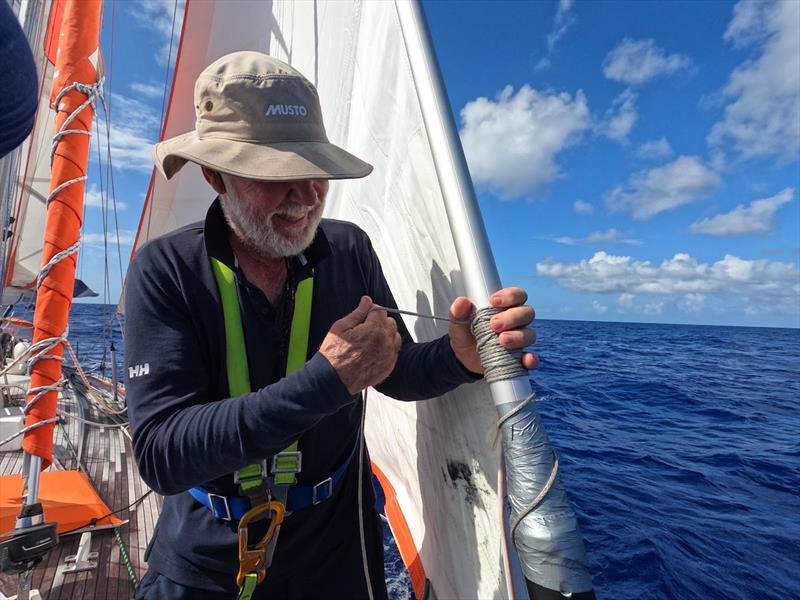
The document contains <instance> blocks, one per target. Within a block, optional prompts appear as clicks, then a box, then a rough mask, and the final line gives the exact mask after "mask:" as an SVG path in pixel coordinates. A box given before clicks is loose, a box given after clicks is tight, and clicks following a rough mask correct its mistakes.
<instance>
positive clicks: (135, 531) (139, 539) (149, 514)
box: [0, 399, 162, 600]
mask: <svg viewBox="0 0 800 600" xmlns="http://www.w3.org/2000/svg"><path fill="white" fill-rule="evenodd" d="M65 400H66V401H64V402H62V406H61V408H62V410H66V411H67V412H70V413H73V414H79V412H78V407H77V404H76V403H75V402H73V401H70V400H69V399H65ZM85 416H86V418H89V419H92V420H98V421H100V420H102V419H103V417H102V415H99V414H97V413H96V412H95V411H94V410H93V409H92V410H89V411H87V414H86V415H85ZM65 429H66V434H67V435H68V436H69V438H70V440H71V441H72V444H73V445H74V446H75V448H76V449H78V448H81V449H82V452H81V454H82V458H83V460H82V461H81V462H82V463H83V465H84V466H85V467H86V470H87V471H88V475H89V477H90V480H91V481H92V483H93V484H94V486H95V488H96V489H97V492H98V494H99V495H100V497H101V498H103V499H104V501H105V502H106V504H107V505H108V506H109V507H110V508H111V510H119V509H122V508H125V507H126V506H128V505H129V504H131V503H132V502H134V501H135V500H136V499H137V498H140V497H141V496H142V495H144V494H145V493H146V492H147V491H148V489H149V488H148V487H147V486H146V485H145V484H144V482H143V481H142V480H141V478H140V477H139V473H138V470H137V467H136V464H135V461H134V460H133V455H132V447H131V443H130V440H129V439H128V438H127V437H126V436H125V434H124V433H123V432H122V431H121V430H120V429H119V428H99V427H92V426H87V427H85V428H83V429H84V430H85V432H84V436H83V439H81V438H80V435H81V434H80V430H81V427H80V424H79V423H78V422H77V421H75V420H72V419H70V420H68V421H67V424H66V425H65ZM56 440H57V446H58V450H59V451H60V452H59V456H58V459H59V462H60V463H61V464H62V465H63V466H64V467H65V468H72V469H75V468H77V467H78V464H77V461H76V460H75V459H74V457H73V455H72V453H71V451H70V449H69V445H68V444H67V442H66V440H65V439H64V438H63V435H60V434H58V433H57V434H56ZM21 470H22V453H21V452H0V474H7V473H15V472H16V473H18V472H21ZM161 502H162V500H161V497H160V496H158V495H156V494H152V495H150V496H149V497H148V498H147V499H145V500H144V501H143V502H142V503H140V504H139V505H137V506H135V507H133V508H132V509H130V511H129V512H124V511H123V512H122V513H121V514H119V515H118V516H119V517H120V518H122V519H128V520H129V522H128V523H127V524H125V525H122V526H120V528H119V533H120V537H121V539H122V540H123V543H124V545H125V547H126V550H127V554H128V556H129V558H130V562H131V564H132V566H133V570H134V572H135V574H136V577H137V580H138V579H141V577H142V576H143V575H144V573H145V572H146V570H147V565H146V563H145V561H144V552H145V549H146V547H147V543H148V541H149V540H150V538H151V537H152V534H153V529H154V524H155V521H156V520H157V518H158V514H159V512H160V509H161ZM79 539H80V535H79V534H74V535H69V536H66V537H62V538H61V543H60V544H59V545H58V547H56V548H54V549H53V550H52V551H51V552H50V553H49V554H48V556H47V557H46V558H45V560H44V561H43V562H42V563H41V564H40V565H38V566H37V567H36V569H35V570H34V575H33V586H34V587H36V588H38V589H39V590H40V592H41V593H42V597H43V598H44V599H45V600H71V599H77V598H96V599H98V600H102V599H104V598H105V599H107V600H119V599H126V598H132V597H133V592H134V588H133V585H132V583H131V580H130V577H129V574H128V569H127V567H126V565H125V561H124V559H123V557H122V552H121V551H120V548H119V545H118V544H117V541H116V538H115V536H114V531H113V530H103V531H97V532H94V533H93V534H92V548H91V550H92V551H97V552H98V553H99V556H98V567H97V569H96V570H94V571H88V572H84V573H77V574H68V573H64V572H63V568H64V559H65V557H66V556H68V555H70V554H75V553H76V552H77V548H78V542H79ZM17 581H18V578H17V576H9V575H6V574H0V591H2V592H3V593H4V594H6V595H13V594H15V593H16V589H17Z"/></svg>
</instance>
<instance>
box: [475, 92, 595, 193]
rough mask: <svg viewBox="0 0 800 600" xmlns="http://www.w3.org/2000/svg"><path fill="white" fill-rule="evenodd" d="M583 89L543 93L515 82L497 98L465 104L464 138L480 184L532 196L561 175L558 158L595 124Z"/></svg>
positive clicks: (501, 191)
mask: <svg viewBox="0 0 800 600" xmlns="http://www.w3.org/2000/svg"><path fill="white" fill-rule="evenodd" d="M590 121H591V118H590V115H589V108H588V106H587V104H586V98H585V96H584V95H583V92H581V91H578V92H577V93H576V94H575V97H574V98H573V97H571V96H570V95H569V94H567V93H560V94H559V93H555V92H549V91H545V92H539V91H537V90H535V89H533V88H531V87H530V86H528V85H524V86H522V87H521V88H520V89H519V91H517V92H516V94H515V93H514V89H513V88H512V87H511V86H510V85H509V86H506V87H505V89H503V91H502V92H500V93H499V94H498V95H497V98H496V99H495V100H489V99H488V98H477V99H476V100H473V101H472V102H469V103H467V105H466V106H464V108H463V109H461V122H462V128H461V132H460V133H461V141H462V143H463V145H464V153H465V154H466V157H467V162H468V163H469V168H470V173H471V174H472V177H473V180H474V181H475V183H476V184H482V185H485V186H487V187H488V188H489V189H490V190H491V191H492V192H494V193H495V194H497V195H498V196H500V197H503V198H514V197H521V196H527V195H530V194H532V193H533V192H535V191H536V190H537V189H539V188H540V187H541V186H543V185H545V184H546V183H548V182H550V181H552V180H553V179H555V178H556V177H557V176H558V175H559V168H558V165H557V163H556V157H557V155H558V153H559V152H561V151H562V150H564V149H565V148H568V147H569V146H571V145H573V144H574V143H576V141H577V140H578V138H579V136H580V134H581V133H582V132H583V131H585V130H586V129H587V128H588V127H589V125H590Z"/></svg>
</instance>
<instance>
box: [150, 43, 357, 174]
mask: <svg viewBox="0 0 800 600" xmlns="http://www.w3.org/2000/svg"><path fill="white" fill-rule="evenodd" d="M194 105H195V113H196V115H197V122H196V125H195V130H194V131H190V132H189V133H184V134H183V135H179V136H177V137H174V138H171V139H169V140H165V141H163V142H161V143H159V144H156V145H155V147H154V149H153V159H154V161H155V163H156V166H157V167H158V169H159V170H160V171H161V173H162V174H163V175H164V177H166V178H167V179H169V178H171V177H172V176H173V175H174V174H175V173H177V172H178V171H179V170H180V169H181V168H182V167H183V165H185V164H186V163H187V162H188V161H191V162H195V163H198V164H200V165H203V166H206V167H209V168H211V169H214V170H215V171H220V172H222V173H229V174H231V175H238V176H239V177H246V178H248V179H259V180H262V181H288V180H295V179H354V178H359V177H365V176H366V175H369V173H370V172H371V171H372V165H370V164H368V163H366V162H364V161H363V160H361V159H359V158H357V157H355V156H353V155H352V154H350V153H349V152H347V151H345V150H343V149H342V148H339V147H338V146H335V145H334V144H331V143H330V142H329V141H328V137H327V136H326V135H325V125H324V124H323V122H322V111H321V110H320V105H319V96H318V95H317V90H316V89H315V88H314V86H313V85H312V84H311V82H310V81H308V80H307V79H306V78H305V77H303V76H302V75H301V74H300V73H298V72H297V71H296V70H294V69H293V68H292V67H290V66H289V65H287V64H286V63H284V62H282V61H280V60H277V59H275V58H272V57H270V56H267V55H266V54H261V53H260V52H234V53H233V54H228V55H226V56H223V57H222V58H220V59H218V60H216V61H215V62H214V63H212V64H211V65H209V66H208V67H207V68H206V69H205V70H204V71H203V72H202V73H201V74H200V76H199V77H198V78H197V82H196V83H195V86H194Z"/></svg>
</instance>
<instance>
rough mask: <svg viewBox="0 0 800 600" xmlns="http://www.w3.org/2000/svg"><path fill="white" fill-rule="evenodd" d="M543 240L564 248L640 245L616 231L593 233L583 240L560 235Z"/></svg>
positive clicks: (639, 242)
mask: <svg viewBox="0 0 800 600" xmlns="http://www.w3.org/2000/svg"><path fill="white" fill-rule="evenodd" d="M545 239H549V240H551V241H553V242H556V243H558V244H564V245H565V246H577V245H585V246H600V245H605V244H629V245H632V246H638V245H640V244H641V243H642V242H641V241H640V240H634V239H630V238H626V237H625V236H624V235H623V234H621V233H620V232H619V231H617V230H616V229H609V230H608V231H594V232H592V233H590V234H589V235H587V236H586V237H583V238H574V237H569V236H564V235H562V236H558V237H548V238H545Z"/></svg>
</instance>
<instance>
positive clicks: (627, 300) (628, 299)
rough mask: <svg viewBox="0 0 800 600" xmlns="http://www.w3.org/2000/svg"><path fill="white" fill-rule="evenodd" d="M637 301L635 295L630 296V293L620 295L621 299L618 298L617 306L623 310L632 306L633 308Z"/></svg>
mask: <svg viewBox="0 0 800 600" xmlns="http://www.w3.org/2000/svg"><path fill="white" fill-rule="evenodd" d="M635 299H636V295H635V294H629V293H628V292H625V293H623V294H620V295H619V298H617V304H619V305H620V306H621V307H623V308H630V307H631V306H633V302H634V300H635Z"/></svg>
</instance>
